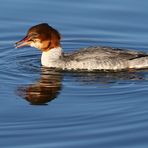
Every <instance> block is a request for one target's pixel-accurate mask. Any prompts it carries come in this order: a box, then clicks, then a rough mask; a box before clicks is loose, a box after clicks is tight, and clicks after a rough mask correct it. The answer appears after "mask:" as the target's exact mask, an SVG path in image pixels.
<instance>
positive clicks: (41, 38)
mask: <svg viewBox="0 0 148 148" xmlns="http://www.w3.org/2000/svg"><path fill="white" fill-rule="evenodd" d="M60 38H61V37H60V34H59V32H58V31H57V30H56V29H54V28H52V27H51V26H49V25H48V24H46V23H42V24H38V25H36V26H33V27H31V28H30V29H29V30H28V33H27V35H26V37H25V38H23V39H22V40H20V41H18V42H16V48H20V47H23V46H31V47H35V48H38V49H40V50H41V51H48V50H50V49H52V48H56V47H59V46H60Z"/></svg>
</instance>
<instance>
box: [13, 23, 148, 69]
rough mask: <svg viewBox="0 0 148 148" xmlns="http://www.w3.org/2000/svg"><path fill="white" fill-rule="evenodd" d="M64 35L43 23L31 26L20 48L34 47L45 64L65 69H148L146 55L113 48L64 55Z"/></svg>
mask: <svg viewBox="0 0 148 148" xmlns="http://www.w3.org/2000/svg"><path fill="white" fill-rule="evenodd" d="M60 39H61V36H60V33H59V32H58V31H57V30H56V29H54V28H53V27H51V26H49V25H48V24H47V23H42V24H38V25H35V26H33V27H31V28H30V29H29V30H28V33H27V35H26V37H25V38H23V39H22V40H20V41H18V42H16V48H20V47H23V46H31V47H35V48H38V49H40V50H41V52H42V56H41V64H42V65H43V66H45V67H50V68H60V69H63V70H88V71H93V70H115V71H116V70H124V69H143V68H148V54H147V53H145V52H140V51H134V50H126V49H118V48H111V47H99V46H98V47H87V48H83V49H80V50H77V51H75V52H73V53H64V52H63V49H62V47H61V44H60Z"/></svg>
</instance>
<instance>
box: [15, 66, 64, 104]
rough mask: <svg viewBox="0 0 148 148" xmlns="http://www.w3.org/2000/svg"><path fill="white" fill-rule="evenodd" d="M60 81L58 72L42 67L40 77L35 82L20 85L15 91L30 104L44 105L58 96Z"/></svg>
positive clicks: (60, 76) (60, 77)
mask: <svg viewBox="0 0 148 148" xmlns="http://www.w3.org/2000/svg"><path fill="white" fill-rule="evenodd" d="M61 82H62V75H61V73H60V72H57V71H55V70H52V71H51V70H49V69H46V68H42V72H41V78H40V79H39V80H38V81H37V82H36V83H35V84H29V85H22V86H20V87H18V89H17V92H18V95H19V96H21V97H22V98H24V99H25V100H27V101H28V102H30V103H31V104H32V105H46V104H47V103H48V102H50V101H51V100H53V99H55V98H56V97H57V96H58V94H59V92H60V90H61Z"/></svg>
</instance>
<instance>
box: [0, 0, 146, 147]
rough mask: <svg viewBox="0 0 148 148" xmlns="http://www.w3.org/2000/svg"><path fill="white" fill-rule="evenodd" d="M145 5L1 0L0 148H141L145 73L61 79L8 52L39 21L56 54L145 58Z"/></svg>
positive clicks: (31, 57)
mask: <svg viewBox="0 0 148 148" xmlns="http://www.w3.org/2000/svg"><path fill="white" fill-rule="evenodd" d="M147 7H148V2H147V1H146V0H143V1H138V0H124V1H119V0H85V1H84V0H81V1H79V0H75V1H69V0H62V1H61V0H50V1H48V0H44V1H41V0H32V1H30V0H25V1H22V0H13V1H10V0H2V1H1V5H0V20H1V23H0V64H1V67H0V82H1V83H0V92H1V93H0V104H1V105H0V106H1V107H0V147H3V148H9V147H10V148H20V147H21V148H28V147H29V148H90V147H92V148H98V147H100V148H119V147H121V148H147V147H148V141H147V137H148V133H147V130H148V115H147V114H148V110H147V106H148V98H147V96H148V71H147V70H145V71H138V72H119V73H103V72H98V73H95V72H94V73H87V72H62V71H57V70H52V69H46V68H43V67H41V64H40V55H41V53H40V51H38V50H37V49H34V48H31V47H28V48H22V49H15V48H14V43H15V42H16V41H18V40H19V39H21V38H22V37H24V35H25V33H26V31H27V29H28V28H29V27H31V26H33V25H36V24H38V23H42V22H46V23H48V24H50V25H51V26H53V27H55V28H56V29H58V30H59V31H60V33H61V34H62V47H63V48H64V50H65V51H67V52H68V51H72V50H75V49H79V48H82V47H87V46H96V45H100V46H111V47H118V48H128V49H137V50H141V51H146V52H147V51H148V25H147V24H148V19H147V16H148V9H147Z"/></svg>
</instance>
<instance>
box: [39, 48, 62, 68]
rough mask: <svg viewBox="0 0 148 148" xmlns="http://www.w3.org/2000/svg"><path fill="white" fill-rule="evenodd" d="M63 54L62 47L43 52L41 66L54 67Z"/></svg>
mask: <svg viewBox="0 0 148 148" xmlns="http://www.w3.org/2000/svg"><path fill="white" fill-rule="evenodd" d="M62 52H63V50H62V48H61V47H57V48H52V49H50V50H48V51H44V52H42V56H41V64H42V65H43V66H46V67H54V63H56V62H58V60H59V59H60V57H61V56H62Z"/></svg>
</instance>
